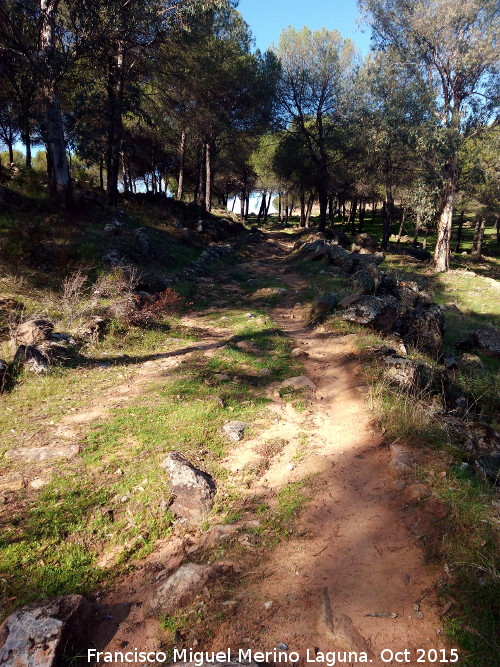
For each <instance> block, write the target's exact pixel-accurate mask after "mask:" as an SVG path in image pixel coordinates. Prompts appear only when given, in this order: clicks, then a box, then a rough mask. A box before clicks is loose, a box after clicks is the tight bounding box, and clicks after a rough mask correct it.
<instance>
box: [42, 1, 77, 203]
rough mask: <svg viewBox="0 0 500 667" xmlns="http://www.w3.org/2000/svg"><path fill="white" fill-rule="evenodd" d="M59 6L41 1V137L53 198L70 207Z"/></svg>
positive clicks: (71, 198) (52, 2)
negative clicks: (61, 94) (59, 71)
mask: <svg viewBox="0 0 500 667" xmlns="http://www.w3.org/2000/svg"><path fill="white" fill-rule="evenodd" d="M58 4H59V3H58V2H57V1H53V0H40V11H41V19H42V26H41V31H40V46H41V50H42V53H43V56H44V61H45V64H46V74H45V80H44V81H43V83H42V100H43V120H42V138H43V141H44V144H45V149H46V151H47V172H48V180H49V188H50V194H51V197H52V199H53V200H55V201H58V202H61V203H64V204H68V205H71V204H72V201H73V195H72V191H71V179H70V176H69V167H68V159H67V156H66V142H65V140H64V130H63V123H62V113H61V101H60V98H59V89H58V77H57V63H56V60H57V54H56V45H55V36H56V14H57V10H58Z"/></svg>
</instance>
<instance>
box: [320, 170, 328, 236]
mask: <svg viewBox="0 0 500 667" xmlns="http://www.w3.org/2000/svg"><path fill="white" fill-rule="evenodd" d="M318 199H319V218H318V230H319V231H320V232H324V231H325V229H326V218H327V209H328V174H324V175H323V176H322V178H321V179H320V181H319V187H318Z"/></svg>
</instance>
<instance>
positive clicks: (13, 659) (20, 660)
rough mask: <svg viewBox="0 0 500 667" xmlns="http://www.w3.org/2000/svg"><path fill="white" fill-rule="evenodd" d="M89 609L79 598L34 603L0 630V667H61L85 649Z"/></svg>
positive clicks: (77, 596)
mask: <svg viewBox="0 0 500 667" xmlns="http://www.w3.org/2000/svg"><path fill="white" fill-rule="evenodd" d="M90 621H91V605H90V602H88V600H86V599H85V598H84V597H83V596H81V595H63V596H61V597H58V598H54V599H52V600H44V601H42V602H34V603H32V604H29V605H26V606H25V607H21V609H18V610H17V611H15V612H14V613H13V614H11V615H10V616H9V617H8V618H7V619H6V620H5V621H4V623H3V624H2V626H1V627H0V665H10V666H11V667H17V666H19V667H21V666H23V667H24V666H32V667H61V665H64V664H66V662H67V661H68V660H70V659H71V658H73V657H75V656H77V655H79V654H81V652H82V651H84V650H85V648H86V646H87V638H88V633H89V629H90Z"/></svg>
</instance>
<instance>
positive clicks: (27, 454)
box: [5, 445, 80, 462]
mask: <svg viewBox="0 0 500 667" xmlns="http://www.w3.org/2000/svg"><path fill="white" fill-rule="evenodd" d="M79 453H80V446H79V445H61V446H60V447H19V448H18V449H9V450H7V451H6V452H5V458H6V459H10V460H11V461H36V462H41V461H50V460H52V459H73V458H74V457H75V456H78V454H79Z"/></svg>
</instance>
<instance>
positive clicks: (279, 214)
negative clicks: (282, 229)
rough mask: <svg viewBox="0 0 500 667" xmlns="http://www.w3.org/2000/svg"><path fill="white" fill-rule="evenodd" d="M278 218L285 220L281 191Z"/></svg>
mask: <svg viewBox="0 0 500 667" xmlns="http://www.w3.org/2000/svg"><path fill="white" fill-rule="evenodd" d="M278 220H279V221H280V222H283V202H282V195H281V192H278Z"/></svg>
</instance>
